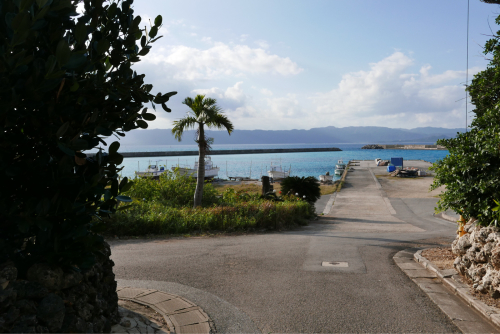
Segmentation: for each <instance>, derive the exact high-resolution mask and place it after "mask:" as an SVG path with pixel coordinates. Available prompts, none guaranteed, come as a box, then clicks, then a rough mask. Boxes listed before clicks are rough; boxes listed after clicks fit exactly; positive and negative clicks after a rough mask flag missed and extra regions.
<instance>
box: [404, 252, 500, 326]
mask: <svg viewBox="0 0 500 334" xmlns="http://www.w3.org/2000/svg"><path fill="white" fill-rule="evenodd" d="M423 250H424V249H422V250H419V251H418V252H416V253H415V254H414V255H413V257H414V258H415V261H417V262H418V263H420V264H421V265H422V266H423V267H424V268H427V270H430V271H432V272H434V273H436V275H437V277H438V278H439V279H440V280H441V282H442V283H443V284H444V285H445V286H446V287H448V288H449V289H451V290H452V291H453V292H454V293H455V294H456V295H458V296H459V297H461V298H462V299H463V300H464V301H465V302H466V303H467V304H468V305H469V306H470V307H472V308H474V309H476V310H477V311H478V312H480V313H481V314H482V315H483V316H484V317H486V318H487V319H488V320H490V321H491V322H493V323H494V324H495V325H496V326H499V328H500V313H498V312H497V310H496V309H495V308H493V307H491V306H488V305H486V304H485V303H483V302H482V301H480V300H477V299H476V298H474V297H473V296H471V295H470V294H469V286H468V285H466V284H464V283H462V282H459V281H458V279H459V277H460V276H459V275H458V272H457V271H456V270H455V269H447V270H440V269H438V268H436V267H435V266H434V265H433V264H432V263H431V262H429V260H427V259H426V258H425V257H423V256H422V251H423Z"/></svg>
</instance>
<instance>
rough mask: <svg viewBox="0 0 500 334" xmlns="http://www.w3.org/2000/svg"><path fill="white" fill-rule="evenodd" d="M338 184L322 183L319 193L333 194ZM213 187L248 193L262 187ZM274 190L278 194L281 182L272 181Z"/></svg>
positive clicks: (246, 185)
mask: <svg viewBox="0 0 500 334" xmlns="http://www.w3.org/2000/svg"><path fill="white" fill-rule="evenodd" d="M338 185H339V182H335V183H332V184H322V185H320V186H319V189H320V191H321V195H330V194H333V193H334V192H336V191H337V187H338ZM213 187H214V188H215V189H217V191H219V192H223V191H225V190H226V189H230V188H232V189H234V190H235V191H239V192H247V193H249V194H260V193H261V191H262V189H261V187H260V186H259V185H257V184H251V183H241V184H236V185H231V184H217V183H213ZM273 187H274V190H276V193H278V194H280V191H281V183H278V182H275V183H273Z"/></svg>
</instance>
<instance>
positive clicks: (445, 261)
mask: <svg viewBox="0 0 500 334" xmlns="http://www.w3.org/2000/svg"><path fill="white" fill-rule="evenodd" d="M422 256H423V257H425V258H426V259H427V260H429V261H430V262H432V263H433V264H434V265H435V266H436V267H438V268H439V269H441V270H445V269H454V267H453V262H454V261H455V259H456V257H457V256H456V255H455V254H453V252H452V251H451V247H438V248H429V249H426V250H424V251H422Z"/></svg>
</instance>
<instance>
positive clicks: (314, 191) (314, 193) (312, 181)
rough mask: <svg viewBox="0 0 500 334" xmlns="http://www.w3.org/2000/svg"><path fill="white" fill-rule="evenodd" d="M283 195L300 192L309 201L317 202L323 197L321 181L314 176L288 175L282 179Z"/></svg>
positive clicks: (300, 195)
mask: <svg viewBox="0 0 500 334" xmlns="http://www.w3.org/2000/svg"><path fill="white" fill-rule="evenodd" d="M281 192H282V194H283V195H289V194H298V195H297V196H299V197H300V198H304V196H305V200H306V201H307V202H309V203H314V202H316V201H317V200H318V199H319V198H320V197H321V188H320V183H319V181H318V180H317V179H316V178H315V177H313V176H307V177H305V176H302V177H299V176H288V177H286V178H284V179H283V180H282V181H281Z"/></svg>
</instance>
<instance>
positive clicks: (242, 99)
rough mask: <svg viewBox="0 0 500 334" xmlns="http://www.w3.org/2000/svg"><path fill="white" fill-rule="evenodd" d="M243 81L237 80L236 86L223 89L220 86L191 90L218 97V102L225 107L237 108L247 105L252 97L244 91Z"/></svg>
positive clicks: (194, 92)
mask: <svg viewBox="0 0 500 334" xmlns="http://www.w3.org/2000/svg"><path fill="white" fill-rule="evenodd" d="M242 86H243V81H240V82H237V83H236V84H235V85H234V86H232V87H228V88H227V89H226V90H222V89H220V88H218V87H212V88H209V89H194V90H192V91H191V92H192V93H193V94H195V95H197V94H201V95H205V96H208V97H212V98H215V99H217V103H218V105H219V106H220V107H222V108H223V109H232V110H236V109H237V108H239V107H242V106H243V105H245V103H246V101H247V100H249V99H251V97H250V96H248V95H247V94H245V93H244V92H243V88H242Z"/></svg>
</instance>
